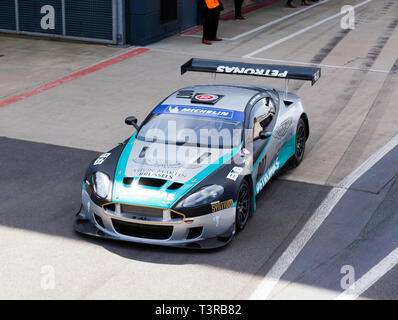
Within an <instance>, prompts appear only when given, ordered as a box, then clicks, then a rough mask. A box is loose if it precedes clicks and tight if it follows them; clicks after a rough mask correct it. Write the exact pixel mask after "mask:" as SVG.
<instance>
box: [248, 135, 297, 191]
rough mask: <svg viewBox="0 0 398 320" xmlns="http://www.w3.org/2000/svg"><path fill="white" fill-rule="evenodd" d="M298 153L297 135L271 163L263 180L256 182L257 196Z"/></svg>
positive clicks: (262, 177)
mask: <svg viewBox="0 0 398 320" xmlns="http://www.w3.org/2000/svg"><path fill="white" fill-rule="evenodd" d="M295 153H296V135H293V137H291V138H290V139H289V140H288V141H287V142H286V143H285V144H284V145H283V147H282V148H281V151H280V152H279V155H278V157H277V158H276V159H275V160H274V161H273V162H272V163H271V165H270V166H269V167H268V168H267V170H266V171H265V172H264V174H263V175H262V176H261V178H260V179H259V180H258V181H256V188H255V195H257V194H258V193H259V192H260V191H261V190H262V189H263V188H264V187H265V186H266V184H267V183H268V182H269V180H271V178H272V177H273V176H274V175H275V174H276V173H277V172H278V171H279V169H280V168H282V167H283V166H284V165H285V163H286V162H287V161H288V160H289V159H290V158H291V157H292V156H293V155H294V154H295Z"/></svg>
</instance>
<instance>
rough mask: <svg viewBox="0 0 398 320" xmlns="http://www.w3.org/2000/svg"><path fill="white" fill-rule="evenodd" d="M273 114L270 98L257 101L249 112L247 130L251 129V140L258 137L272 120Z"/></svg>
mask: <svg viewBox="0 0 398 320" xmlns="http://www.w3.org/2000/svg"><path fill="white" fill-rule="evenodd" d="M274 114H275V106H274V102H273V101H272V99H271V98H269V97H266V98H263V99H261V100H259V101H258V102H257V103H256V104H255V105H254V107H253V109H252V111H251V112H250V120H249V129H253V139H256V138H258V137H259V135H260V132H261V131H263V130H264V129H265V128H266V127H267V125H268V124H269V122H270V121H271V120H272V117H271V115H272V116H273V115H274Z"/></svg>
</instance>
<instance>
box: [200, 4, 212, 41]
mask: <svg viewBox="0 0 398 320" xmlns="http://www.w3.org/2000/svg"><path fill="white" fill-rule="evenodd" d="M211 29H212V14H211V10H209V9H206V12H205V15H204V22H203V38H202V41H210V39H211Z"/></svg>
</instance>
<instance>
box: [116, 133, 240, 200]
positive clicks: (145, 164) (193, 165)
mask: <svg viewBox="0 0 398 320" xmlns="http://www.w3.org/2000/svg"><path fill="white" fill-rule="evenodd" d="M239 149H240V147H238V148H235V149H219V148H201V147H193V146H168V145H165V144H162V143H149V142H145V141H141V140H135V139H131V141H129V143H128V145H127V146H126V148H125V149H124V150H123V153H122V154H121V156H120V159H119V163H118V166H117V169H116V174H115V180H114V187H113V196H112V201H114V202H123V203H130V204H137V205H145V206H155V207H171V206H172V205H173V204H174V203H175V202H176V201H178V200H179V199H180V198H181V197H182V196H183V195H185V194H186V193H187V192H188V191H189V190H191V189H192V188H193V187H194V186H195V185H196V184H197V183H199V182H200V181H202V180H203V179H204V178H206V177H207V176H208V175H210V174H211V173H212V172H214V171H215V170H217V168H219V167H220V166H221V165H223V164H224V163H226V162H227V161H228V160H230V159H231V157H232V156H233V155H234V154H235V153H236V152H237V151H238V150H239ZM125 178H130V181H132V182H131V184H129V185H127V184H126V183H125ZM141 178H146V179H145V180H146V182H145V183H144V184H142V181H141V182H140V179H141ZM162 180H163V181H162ZM163 182H164V183H163ZM152 183H153V184H155V185H156V184H157V183H159V184H161V185H160V186H154V185H152ZM173 183H178V184H180V185H179V186H178V188H176V189H170V186H171V185H172V184H173Z"/></svg>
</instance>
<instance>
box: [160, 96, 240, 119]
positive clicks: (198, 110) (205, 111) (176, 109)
mask: <svg viewBox="0 0 398 320" xmlns="http://www.w3.org/2000/svg"><path fill="white" fill-rule="evenodd" d="M217 99H218V97H217ZM153 113H155V114H157V113H173V114H183V115H190V116H201V117H210V118H218V119H225V120H235V121H243V120H244V113H243V112H241V111H233V110H228V109H220V108H213V107H203V106H200V107H199V106H185V105H164V104H162V105H160V106H158V107H157V108H156V109H155V110H154V111H153Z"/></svg>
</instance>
